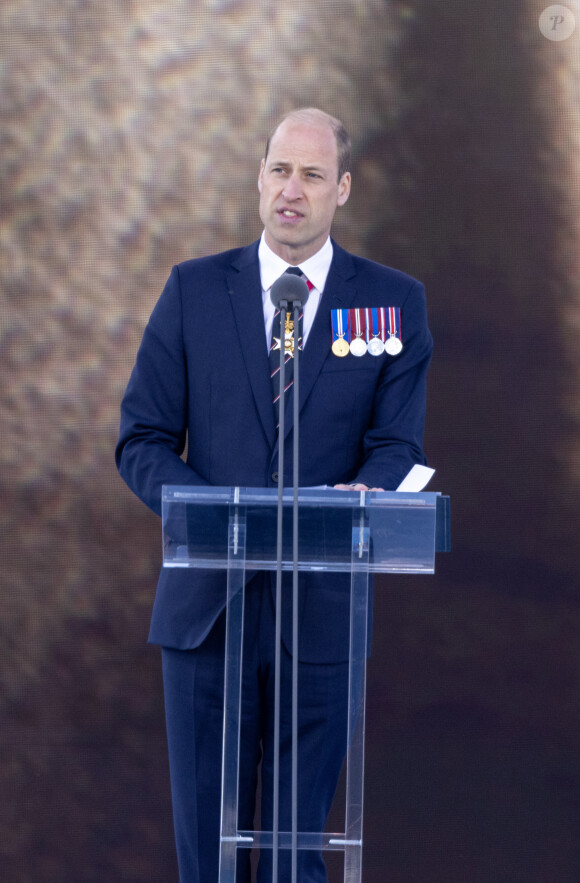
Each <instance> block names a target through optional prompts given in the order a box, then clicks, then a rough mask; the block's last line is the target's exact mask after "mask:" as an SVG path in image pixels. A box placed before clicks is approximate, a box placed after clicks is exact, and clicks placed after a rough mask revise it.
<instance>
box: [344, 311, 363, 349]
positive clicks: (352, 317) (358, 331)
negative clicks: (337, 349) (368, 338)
mask: <svg viewBox="0 0 580 883" xmlns="http://www.w3.org/2000/svg"><path fill="white" fill-rule="evenodd" d="M362 314H363V310H360V309H358V308H357V309H354V310H349V311H348V319H349V338H348V339H349V343H350V342H351V341H352V340H354V338H355V337H363V338H364V337H365V332H366V322H365V320H364V317H363V315H362Z"/></svg>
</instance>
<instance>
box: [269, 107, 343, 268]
mask: <svg viewBox="0 0 580 883" xmlns="http://www.w3.org/2000/svg"><path fill="white" fill-rule="evenodd" d="M337 178H338V156H337V147H336V138H335V137H334V132H333V131H332V129H331V128H330V126H327V125H325V124H324V123H316V122H314V123H310V122H304V121H299V120H292V119H289V120H285V121H284V122H283V123H281V125H280V126H279V127H278V129H277V130H276V132H275V133H274V135H273V136H272V139H271V141H270V148H269V151H268V156H267V157H266V159H265V160H262V165H261V167H260V176H259V178H258V189H259V191H260V218H261V219H262V223H263V224H264V227H265V230H266V234H265V236H266V242H267V243H268V245H269V246H270V248H271V249H272V251H274V252H275V253H276V254H277V255H279V256H280V257H281V258H283V259H284V260H286V261H287V262H288V263H290V264H298V263H300V262H301V261H304V260H306V259H307V258H309V257H311V256H312V255H313V254H315V253H316V252H317V251H318V250H319V249H320V248H321V247H322V246H323V245H324V243H325V241H326V239H327V237H328V235H329V233H330V226H331V224H332V219H333V217H334V212H335V211H336V208H337V206H339V205H344V203H345V202H346V200H347V199H348V195H349V193H350V173H349V172H346V173H345V174H344V175H343V176H342V178H341V179H340V181H337Z"/></svg>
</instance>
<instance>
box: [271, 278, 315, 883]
mask: <svg viewBox="0 0 580 883" xmlns="http://www.w3.org/2000/svg"><path fill="white" fill-rule="evenodd" d="M293 278H296V277H293ZM304 289H305V296H304V297H303V299H302V300H301V299H300V297H299V296H297V295H296V293H294V294H293V296H292V297H291V298H285V299H281V300H280V302H279V307H280V328H281V340H282V339H283V340H284V345H283V346H280V381H279V382H280V399H279V420H278V511H277V535H276V619H275V642H276V643H275V650H274V763H273V776H274V782H273V796H272V883H278V853H279V844H278V840H279V816H280V781H279V780H280V666H281V640H282V559H283V518H284V505H283V503H284V435H285V414H284V411H285V385H286V382H285V356H286V342H285V337H283V335H284V328H285V325H286V312H287V309H288V306H289V301H290V302H291V303H292V305H293V308H294V312H293V316H294V329H293V334H294V348H293V354H294V382H293V387H294V389H293V396H294V402H293V420H294V426H293V433H294V435H293V470H292V479H293V497H292V773H291V775H292V783H291V795H292V796H291V802H292V806H291V818H292V833H291V850H292V857H291V860H292V877H291V881H292V883H297V870H298V489H299V475H298V472H299V429H298V424H299V420H298V414H299V409H300V408H299V406H300V401H299V389H300V388H299V382H300V372H299V351H300V350H299V345H298V344H299V331H300V328H299V315H300V308H301V307H303V306H304V304H305V303H306V300H307V298H308V293H309V292H308V288H307V287H306V284H305V283H304ZM295 291H296V289H295Z"/></svg>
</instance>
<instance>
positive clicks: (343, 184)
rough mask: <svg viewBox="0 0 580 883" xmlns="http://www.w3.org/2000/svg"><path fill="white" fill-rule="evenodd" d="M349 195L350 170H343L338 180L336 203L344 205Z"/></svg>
mask: <svg viewBox="0 0 580 883" xmlns="http://www.w3.org/2000/svg"><path fill="white" fill-rule="evenodd" d="M349 196H350V172H345V173H344V175H343V176H342V178H341V179H340V181H339V182H338V199H337V205H344V204H345V202H346V201H347V199H348V197H349Z"/></svg>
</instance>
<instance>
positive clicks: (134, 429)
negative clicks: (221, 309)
mask: <svg viewBox="0 0 580 883" xmlns="http://www.w3.org/2000/svg"><path fill="white" fill-rule="evenodd" d="M181 297H182V292H181V286H180V279H179V269H178V268H177V267H174V268H173V270H172V272H171V275H170V277H169V279H168V281H167V284H166V286H165V289H164V291H163V293H162V295H161V297H160V298H159V301H158V302H157V305H156V307H155V309H154V310H153V313H152V314H151V318H150V320H149V322H148V324H147V327H146V328H145V332H144V334H143V339H142V341H141V345H140V347H139V351H138V353H137V359H136V363H135V367H134V369H133V372H132V374H131V378H130V380H129V384H128V386H127V390H126V392H125V395H124V397H123V401H122V404H121V428H120V435H119V441H118V443H117V448H116V451H115V460H116V463H117V468H118V469H119V472H120V474H121V476H122V478H123V479H124V480H125V482H126V483H127V484H128V485H129V487H130V488H131V490H132V491H133V492H134V493H135V494H136V495H137V496H138V497H139V498H140V499H141V500H142V501H143V502H144V503H145V504H146V505H147V506H149V507H150V508H151V509H153V511H154V512H156V513H157V514H158V515H160V514H161V489H162V487H163V485H164V484H175V485H180V484H181V485H204V484H208V482H207V481H205V480H204V479H203V478H202V476H200V475H198V473H197V472H195V471H194V470H193V469H191V468H190V467H189V466H188V465H187V464H186V463H185V462H184V461H183V460H182V459H181V454H182V453H183V451H184V449H185V444H186V440H187V422H188V385H187V363H186V354H185V348H184V341H183V328H182V316H183V311H182V303H181Z"/></svg>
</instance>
